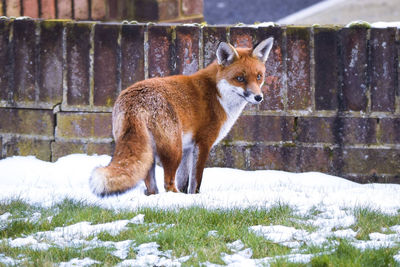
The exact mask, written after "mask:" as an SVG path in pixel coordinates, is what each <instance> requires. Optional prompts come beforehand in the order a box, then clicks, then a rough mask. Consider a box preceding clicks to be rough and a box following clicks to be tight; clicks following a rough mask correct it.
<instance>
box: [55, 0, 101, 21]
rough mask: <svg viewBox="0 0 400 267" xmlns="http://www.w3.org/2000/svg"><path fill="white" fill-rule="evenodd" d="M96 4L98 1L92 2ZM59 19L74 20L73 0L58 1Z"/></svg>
mask: <svg viewBox="0 0 400 267" xmlns="http://www.w3.org/2000/svg"><path fill="white" fill-rule="evenodd" d="M92 2H94V3H96V2H97V1H94V0H92ZM57 12H58V13H57V18H59V19H72V0H57Z"/></svg>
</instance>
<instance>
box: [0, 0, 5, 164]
mask: <svg viewBox="0 0 400 267" xmlns="http://www.w3.org/2000/svg"><path fill="white" fill-rule="evenodd" d="M3 7H4V6H3V1H1V2H0V16H5V14H4V12H3ZM0 157H1V155H0Z"/></svg>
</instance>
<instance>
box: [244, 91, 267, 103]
mask: <svg viewBox="0 0 400 267" xmlns="http://www.w3.org/2000/svg"><path fill="white" fill-rule="evenodd" d="M243 95H244V97H245V98H246V100H247V102H250V103H253V104H259V103H261V102H262V101H263V99H264V98H263V95H262V94H255V93H253V92H252V91H251V90H246V91H244V93H243Z"/></svg>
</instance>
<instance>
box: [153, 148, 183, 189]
mask: <svg viewBox="0 0 400 267" xmlns="http://www.w3.org/2000/svg"><path fill="white" fill-rule="evenodd" d="M176 141H177V140H176ZM179 141H180V143H179V142H171V143H164V144H161V146H158V147H157V154H158V156H159V158H160V161H161V164H162V166H163V169H164V188H165V190H166V191H167V192H168V191H172V192H179V191H178V189H176V186H175V175H176V171H177V169H178V167H179V164H180V162H181V158H182V142H181V140H179Z"/></svg>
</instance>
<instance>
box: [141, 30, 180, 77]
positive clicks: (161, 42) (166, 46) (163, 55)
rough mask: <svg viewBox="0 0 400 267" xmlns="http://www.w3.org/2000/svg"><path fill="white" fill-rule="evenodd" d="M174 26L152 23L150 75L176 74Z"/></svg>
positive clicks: (150, 32) (149, 31) (150, 31)
mask: <svg viewBox="0 0 400 267" xmlns="http://www.w3.org/2000/svg"><path fill="white" fill-rule="evenodd" d="M173 30H174V29H173V27H171V26H161V25H151V26H149V28H148V33H149V49H148V52H149V77H150V78H152V77H164V76H169V75H171V74H175V57H174V51H175V48H174V44H173V40H172V33H173Z"/></svg>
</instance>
